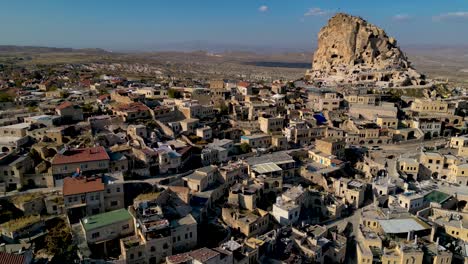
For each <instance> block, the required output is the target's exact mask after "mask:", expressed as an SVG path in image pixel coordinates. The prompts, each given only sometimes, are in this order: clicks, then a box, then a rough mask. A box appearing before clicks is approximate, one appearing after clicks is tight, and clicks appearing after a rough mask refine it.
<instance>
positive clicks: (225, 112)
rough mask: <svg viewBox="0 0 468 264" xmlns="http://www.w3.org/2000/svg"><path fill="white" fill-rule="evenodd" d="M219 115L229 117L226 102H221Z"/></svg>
mask: <svg viewBox="0 0 468 264" xmlns="http://www.w3.org/2000/svg"><path fill="white" fill-rule="evenodd" d="M219 109H220V111H219V113H220V114H221V115H228V114H229V107H228V106H227V105H226V103H225V102H221V104H220V106H219Z"/></svg>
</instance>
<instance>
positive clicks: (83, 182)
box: [62, 177, 104, 196]
mask: <svg viewBox="0 0 468 264" xmlns="http://www.w3.org/2000/svg"><path fill="white" fill-rule="evenodd" d="M99 191H104V183H102V180H101V178H70V177H67V178H65V179H64V180H63V190H62V192H63V195H64V196H67V195H75V194H80V193H90V192H99Z"/></svg>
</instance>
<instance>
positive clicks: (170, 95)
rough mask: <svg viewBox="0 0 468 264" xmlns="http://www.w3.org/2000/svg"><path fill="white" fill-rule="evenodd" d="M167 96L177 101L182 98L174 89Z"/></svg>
mask: <svg viewBox="0 0 468 264" xmlns="http://www.w3.org/2000/svg"><path fill="white" fill-rule="evenodd" d="M167 95H168V96H169V98H176V99H179V98H182V94H181V93H180V92H179V91H177V90H176V89H172V88H171V89H169V90H168V91H167Z"/></svg>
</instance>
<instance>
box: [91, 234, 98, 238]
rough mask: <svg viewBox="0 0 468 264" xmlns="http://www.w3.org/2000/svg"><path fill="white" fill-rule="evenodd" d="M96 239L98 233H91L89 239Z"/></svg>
mask: <svg viewBox="0 0 468 264" xmlns="http://www.w3.org/2000/svg"><path fill="white" fill-rule="evenodd" d="M98 237H99V232H96V233H92V234H91V238H94V239H96V238H98Z"/></svg>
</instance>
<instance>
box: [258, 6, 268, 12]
mask: <svg viewBox="0 0 468 264" xmlns="http://www.w3.org/2000/svg"><path fill="white" fill-rule="evenodd" d="M258 11H260V12H266V11H268V6H266V5H262V6H260V7H259V8H258Z"/></svg>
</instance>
